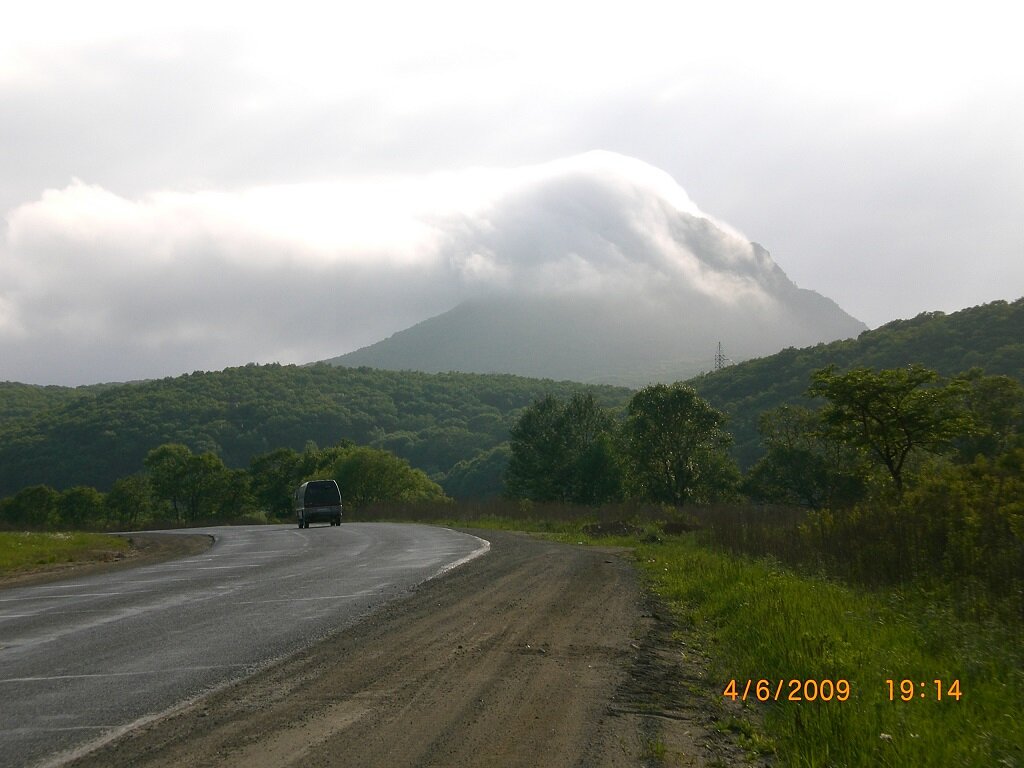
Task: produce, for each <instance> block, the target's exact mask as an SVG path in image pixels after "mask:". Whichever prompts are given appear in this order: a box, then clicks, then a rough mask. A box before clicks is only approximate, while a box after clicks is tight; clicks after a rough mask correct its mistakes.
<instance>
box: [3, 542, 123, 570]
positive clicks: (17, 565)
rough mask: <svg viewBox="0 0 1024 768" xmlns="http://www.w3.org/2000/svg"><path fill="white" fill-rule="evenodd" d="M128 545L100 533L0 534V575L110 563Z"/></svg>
mask: <svg viewBox="0 0 1024 768" xmlns="http://www.w3.org/2000/svg"><path fill="white" fill-rule="evenodd" d="M128 548H129V544H128V542H127V541H126V540H125V539H122V538H120V537H117V536H106V535H103V534H99V533H8V532H0V575H8V574H11V573H17V572H19V571H30V570H38V569H40V568H45V567H46V566H49V565H57V564H61V563H72V562H88V561H95V560H110V559H112V558H113V557H116V556H117V554H118V553H124V552H127V551H128Z"/></svg>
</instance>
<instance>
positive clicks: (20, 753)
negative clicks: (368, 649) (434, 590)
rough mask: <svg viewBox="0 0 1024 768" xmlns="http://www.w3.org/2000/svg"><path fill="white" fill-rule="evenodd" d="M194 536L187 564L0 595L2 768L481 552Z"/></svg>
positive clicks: (325, 529) (151, 705)
mask: <svg viewBox="0 0 1024 768" xmlns="http://www.w3.org/2000/svg"><path fill="white" fill-rule="evenodd" d="M188 532H189V533H204V532H205V533H209V534H211V535H212V536H214V537H215V539H216V541H215V543H214V545H213V547H212V548H211V549H209V550H208V551H206V552H204V553H203V554H201V555H197V556H194V557H189V558H185V559H180V560H173V561H169V562H165V563H160V564H156V565H149V566H141V567H138V568H130V569H125V570H121V571H116V572H111V573H106V574H99V575H95V576H90V577H83V578H79V579H74V580H69V581H64V582H58V583H49V584H45V585H38V586H30V587H18V588H13V589H7V590H3V591H0V766H27V765H56V764H59V763H60V762H61V761H62V760H63V758H64V757H65V756H67V755H69V754H74V753H75V752H76V751H80V750H81V749H82V748H83V747H84V746H85V745H91V744H95V743H98V742H101V741H103V740H106V739H109V738H111V737H112V736H116V735H117V734H118V733H122V732H124V731H125V730H127V729H129V728H131V727H134V726H137V725H139V724H141V723H143V722H145V721H146V720H148V719H152V718H154V717H155V716H157V715H159V714H161V713H164V712H167V711H169V710H170V709H173V708H174V707H176V706H179V705H181V704H183V703H185V702H188V701H190V700H194V699H195V698H196V697H198V696H200V695H203V694H205V693H208V692H210V691H212V690H215V689H217V688H218V687H222V686H224V685H225V684H227V683H230V682H232V681H234V680H237V679H239V678H241V677H245V676H247V675H249V674H251V673H253V672H255V671H257V670H258V669H260V668H261V667H262V666H264V665H266V664H267V663H268V662H270V661H272V660H275V659H279V658H282V657H284V656H287V655H289V654H291V653H294V652H295V651H298V650H300V649H302V648H305V647H308V646H310V645H311V644H312V643H314V642H316V641H317V640H321V639H323V638H324V637H325V636H327V635H328V634H330V633H331V632H332V631H334V630H336V629H338V628H340V627H344V626H348V625H351V624H353V623H355V622H356V621H358V619H359V618H360V617H362V616H365V615H367V614H369V613H371V612H372V611H374V609H376V608H378V607H380V606H381V605H382V604H384V603H385V602H387V601H388V600H389V599H391V598H393V597H397V596H399V595H402V594H405V593H406V592H408V591H409V590H410V589H412V588H413V587H414V586H416V585H417V584H420V583H422V582H423V581H424V580H426V579H429V578H431V577H433V576H436V575H438V574H439V573H440V572H442V571H444V570H445V569H447V568H450V567H452V566H453V565H454V564H457V563H460V562H462V561H464V560H465V559H468V558H471V557H472V556H474V555H477V554H482V553H483V552H485V551H486V548H487V543H486V542H484V541H482V540H480V539H478V538H476V537H473V536H469V535H467V534H464V533H459V532H456V531H450V530H447V529H443V528H435V527H429V526H416V525H390V524H373V523H346V524H343V525H342V526H341V527H330V526H326V525H325V526H318V527H313V528H309V529H305V530H300V529H298V528H295V527H285V526H250V527H233V528H210V529H206V530H205V531H204V530H202V529H192V530H190V531H188Z"/></svg>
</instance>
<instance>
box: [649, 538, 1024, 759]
mask: <svg viewBox="0 0 1024 768" xmlns="http://www.w3.org/2000/svg"><path fill="white" fill-rule="evenodd" d="M636 555H637V559H638V562H639V563H640V564H641V566H642V568H643V570H644V572H645V573H646V574H647V577H648V578H649V579H650V582H651V585H652V588H653V589H654V590H655V591H656V592H657V593H658V594H659V595H661V596H662V597H663V598H664V599H665V600H666V601H667V602H668V603H669V605H670V606H671V607H672V609H673V611H674V612H675V614H676V616H677V618H678V620H679V622H680V625H681V626H682V627H683V628H684V629H687V630H689V631H693V632H696V633H697V634H698V635H699V636H700V637H701V638H702V639H703V640H704V641H705V643H706V644H707V647H708V648H709V649H711V651H712V669H711V670H710V673H711V676H712V686H713V687H714V688H717V689H718V690H719V691H720V692H721V691H724V690H725V688H726V686H727V684H728V682H729V680H733V679H735V680H737V681H738V684H739V685H738V688H739V691H740V693H741V694H742V691H743V689H744V688H745V682H746V680H748V679H749V680H754V681H755V684H756V681H758V680H761V679H765V680H769V681H771V686H770V687H771V689H772V694H774V691H775V687H776V684H777V682H778V681H779V680H783V681H789V680H815V681H821V680H825V679H827V680H832V681H836V680H840V679H843V680H847V681H849V683H850V686H851V694H850V697H849V699H848V700H847V701H843V702H840V701H836V700H833V701H830V702H822V701H814V702H809V701H802V702H795V701H792V702H791V701H779V702H775V701H769V702H765V703H761V702H757V701H748V702H747V704H746V706H747V707H751V708H757V709H759V710H761V711H762V712H763V715H764V730H765V732H766V733H767V734H770V738H771V740H772V742H773V743H774V746H775V749H776V752H777V756H778V758H779V760H780V762H781V763H782V764H783V765H787V766H843V768H853V767H855V766H865V767H867V766H951V765H958V766H959V765H969V766H974V765H977V766H989V765H991V766H1019V765H1024V728H1021V718H1022V717H1024V651H1022V647H1021V644H1020V638H1019V635H1017V633H1016V631H1015V630H1014V629H1012V628H1009V627H1006V626H1003V625H998V624H984V625H981V624H976V623H972V622H965V621H963V620H960V619H958V618H957V617H955V616H954V615H952V614H951V613H950V611H948V610H947V609H945V608H942V607H940V606H937V605H935V604H933V603H931V602H930V601H928V600H926V599H920V598H918V599H915V598H912V597H908V596H906V595H905V594H902V593H900V592H893V593H890V594H881V593H877V592H872V593H866V592H863V591H858V590H855V589H853V588H850V587H847V586H842V585H839V584H836V583H832V582H829V581H826V580H823V579H816V578H812V577H808V576H804V575H799V574H796V573H793V572H791V571H789V570H786V569H784V568H782V567H780V566H778V565H773V564H771V563H769V562H766V561H763V560H761V561H754V560H750V559H748V558H741V557H735V556H730V555H727V554H725V553H722V552H715V551H712V550H709V549H707V548H706V547H702V546H700V545H699V544H698V543H697V542H696V541H695V540H694V538H693V537H689V536H688V537H683V538H679V539H674V540H671V541H666V542H663V543H660V544H653V545H652V544H642V545H639V546H638V547H637V549H636ZM903 679H909V680H913V681H914V682H915V694H914V696H913V698H912V699H911V700H910V701H907V702H904V701H901V700H900V692H899V687H898V686H899V683H898V681H900V680H903ZM936 679H938V680H941V681H943V683H944V685H945V686H948V685H950V684H952V682H953V681H954V680H959V681H960V690H961V693H962V695H961V697H960V700H959V701H956V700H954V699H952V698H950V697H949V696H948V695H946V696H945V698H944V700H942V701H938V700H936V697H935V693H934V683H933V682H932V681H934V680H936ZM886 680H895V681H897V683H896V691H895V693H896V700H895V701H890V700H889V690H888V686H887V684H886ZM919 682H923V683H925V686H924V688H921V687H919V686H917V683H919ZM783 690H784V691H788V690H789V684H788V683H786V684H785V685H784V688H783ZM919 693H924V694H925V696H924V698H921V697H920V695H919ZM772 698H774V696H773V697H772Z"/></svg>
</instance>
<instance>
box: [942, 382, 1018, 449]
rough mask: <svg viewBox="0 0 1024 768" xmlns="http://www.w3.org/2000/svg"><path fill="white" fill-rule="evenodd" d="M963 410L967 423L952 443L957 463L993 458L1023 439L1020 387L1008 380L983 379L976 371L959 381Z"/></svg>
mask: <svg viewBox="0 0 1024 768" xmlns="http://www.w3.org/2000/svg"><path fill="white" fill-rule="evenodd" d="M961 381H962V382H963V383H964V385H965V386H964V390H963V392H964V394H963V397H964V408H965V410H966V412H967V414H968V417H969V418H970V420H971V428H970V430H965V431H964V433H963V434H961V435H958V436H957V437H956V438H955V440H954V445H955V446H956V450H957V455H958V457H959V458H960V460H961V461H973V460H974V458H975V457H976V456H979V455H980V456H985V457H987V458H993V457H995V456H999V455H1000V454H1003V453H1006V452H1007V451H1009V450H1010V449H1011V448H1012V447H1013V446H1014V445H1016V444H1019V443H1020V441H1021V439H1022V438H1024V386H1021V384H1020V382H1019V381H1016V380H1015V379H1011V378H1010V377H1009V376H983V375H982V374H981V371H980V370H979V369H977V368H975V369H974V370H971V371H968V372H967V373H966V374H964V375H963V376H962V377H961Z"/></svg>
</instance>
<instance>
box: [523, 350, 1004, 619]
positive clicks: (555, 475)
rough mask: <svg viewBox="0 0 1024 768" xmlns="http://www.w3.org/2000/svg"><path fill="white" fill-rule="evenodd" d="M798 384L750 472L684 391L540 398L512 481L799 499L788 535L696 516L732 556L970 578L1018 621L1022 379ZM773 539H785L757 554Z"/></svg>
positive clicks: (860, 371)
mask: <svg viewBox="0 0 1024 768" xmlns="http://www.w3.org/2000/svg"><path fill="white" fill-rule="evenodd" d="M804 393H805V404H799V405H789V404H787V405H782V406H779V407H777V408H774V409H772V410H769V411H766V412H765V413H763V414H762V415H761V419H760V434H761V440H762V442H763V455H762V457H761V458H760V459H759V460H758V461H757V462H755V463H754V465H753V466H752V467H751V468H750V469H749V470H748V471H747V472H746V473H745V474H744V473H741V472H740V471H739V468H738V466H737V464H736V463H735V461H734V459H733V457H732V456H731V455H730V453H729V450H728V449H729V445H730V441H731V436H730V435H729V434H728V432H727V431H726V430H725V424H726V417H725V415H724V414H723V413H722V412H721V411H718V410H717V409H715V408H714V407H712V406H711V405H710V404H709V403H708V402H707V401H706V400H704V399H703V398H701V397H700V396H699V395H698V394H697V392H696V391H695V390H694V389H693V388H691V387H689V386H687V385H685V384H674V385H671V386H666V385H656V386H651V387H647V388H645V389H643V390H640V391H639V392H637V393H636V395H634V396H633V398H632V399H631V400H630V401H629V402H628V404H627V405H626V408H625V409H624V410H623V411H621V412H616V411H613V410H610V409H605V408H601V407H600V406H598V405H597V404H596V403H594V401H593V399H592V398H590V397H589V396H588V395H586V394H583V393H577V394H574V395H573V396H571V397H570V398H569V399H567V400H559V399H557V398H554V397H546V398H542V399H539V400H537V401H536V402H535V403H534V404H533V405H532V406H530V407H529V408H528V409H527V410H526V411H525V412H524V413H523V414H522V416H521V417H520V419H519V421H518V422H517V423H516V424H515V425H514V426H513V428H512V432H511V442H510V446H511V457H510V460H509V466H508V473H507V485H506V489H507V492H508V493H509V494H510V495H512V496H519V497H522V498H527V499H532V500H535V501H558V502H568V503H577V504H595V503H609V502H616V501H635V502H643V503H660V504H666V505H672V506H673V507H676V508H678V507H679V506H680V505H687V504H705V505H706V504H709V503H714V502H733V501H736V502H753V504H756V505H765V504H772V505H781V507H786V508H793V507H803V508H804V509H806V510H807V512H806V513H805V514H803V515H801V516H800V517H798V518H796V519H797V520H798V521H799V523H798V524H797V526H796V527H795V528H794V527H792V526H790V525H788V524H785V525H784V524H783V522H784V520H791V519H793V518H792V516H779V517H778V518H777V520H776V521H775V522H773V521H772V518H771V515H761V516H760V518H759V519H760V520H761V521H762V524H761V525H760V527H759V529H758V530H757V531H756V532H755V531H752V530H750V526H749V525H747V524H738V523H737V519H736V517H735V515H734V514H732V513H731V512H730V513H729V514H723V515H721V516H720V519H716V516H715V515H714V514H712V513H708V514H703V515H702V519H703V520H704V523H703V524H704V525H705V527H706V528H707V529H709V530H713V529H721V530H717V533H715V535H716V536H718V538H719V539H720V540H723V541H725V540H728V541H729V542H730V545H736V547H737V548H739V549H745V550H747V551H752V550H753V551H755V552H756V553H769V552H770V553H772V554H777V553H778V552H782V551H785V552H799V553H801V554H800V557H799V558H798V559H800V560H801V562H803V563H804V564H806V562H813V563H816V564H817V565H818V566H819V567H822V568H825V569H826V570H828V571H830V572H841V573H842V574H843V575H844V576H848V577H850V578H852V579H855V580H861V581H866V582H872V581H876V580H877V581H881V582H884V583H895V582H900V581H903V580H905V579H909V578H921V577H928V578H935V579H937V583H946V584H948V583H953V582H956V583H966V584H969V585H973V587H976V588H977V589H979V590H980V592H979V594H984V595H989V596H997V597H998V598H999V599H1000V600H1009V601H1011V602H1014V601H1015V602H1014V604H1015V605H1017V606H1018V607H1017V608H1016V609H1015V610H1018V611H1020V612H1022V615H1024V471H1022V470H1024V387H1022V386H1021V384H1020V382H1018V381H1017V380H1015V379H1013V378H1010V377H1009V376H1002V375H999V376H986V375H984V374H983V373H982V372H980V371H979V370H976V369H975V370H971V371H968V372H967V373H964V374H960V375H957V376H953V377H942V376H940V375H939V374H938V373H937V372H936V371H934V370H931V369H928V368H925V367H923V366H920V365H911V366H906V367H902V368H893V369H882V370H874V369H870V368H865V367H861V368H854V369H851V370H848V371H845V372H838V371H837V370H836V368H835V367H834V366H827V367H824V368H821V369H819V370H817V371H815V372H814V373H813V374H812V375H811V376H810V380H809V381H808V382H807V383H806V385H805V390H804ZM748 507H749V504H748ZM781 507H780V508H781ZM738 508H740V507H739V506H738V505H733V509H738ZM759 514H760V513H759ZM726 528H729V529H730V530H728V531H725V529H726ZM740 529H745V530H746V532H745V533H743V534H742V536H737V532H738V531H740ZM723 531H724V532H723ZM783 532H784V534H783ZM780 535H785V536H788V537H789V538H790V541H787V542H779V543H780V545H781V546H779V547H776V548H775V549H765V548H762V547H763V545H764V544H765V543H766V542H768V541H771V540H777V539H778V537H779V536H780ZM741 539H742V540H741ZM973 587H972V588H973ZM975 597H977V596H975ZM979 604H980V603H979Z"/></svg>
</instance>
